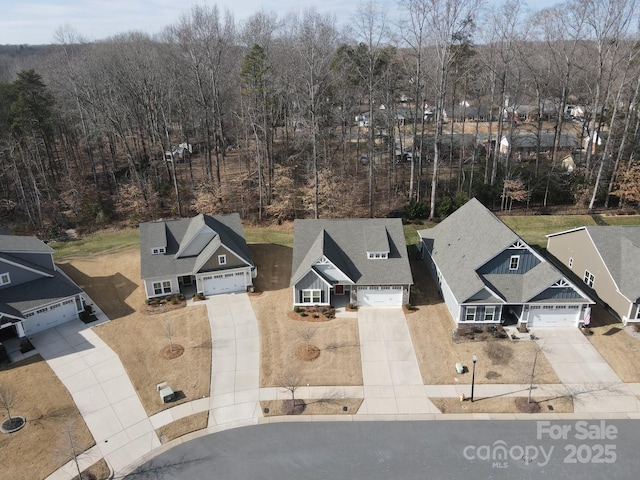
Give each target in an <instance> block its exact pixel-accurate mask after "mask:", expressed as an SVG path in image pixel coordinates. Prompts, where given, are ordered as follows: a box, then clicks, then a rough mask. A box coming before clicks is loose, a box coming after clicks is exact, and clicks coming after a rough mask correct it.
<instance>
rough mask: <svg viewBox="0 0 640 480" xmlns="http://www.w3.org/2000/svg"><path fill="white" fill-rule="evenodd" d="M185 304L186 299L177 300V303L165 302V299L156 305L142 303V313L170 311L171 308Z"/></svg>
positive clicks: (175, 308) (174, 308)
mask: <svg viewBox="0 0 640 480" xmlns="http://www.w3.org/2000/svg"><path fill="white" fill-rule="evenodd" d="M186 306H187V301H186V300H179V301H178V303H171V302H167V301H166V300H161V301H160V303H159V304H158V305H146V304H145V305H143V306H142V313H144V314H145V315H157V314H159V313H167V312H171V311H173V310H177V309H179V308H184V307H186Z"/></svg>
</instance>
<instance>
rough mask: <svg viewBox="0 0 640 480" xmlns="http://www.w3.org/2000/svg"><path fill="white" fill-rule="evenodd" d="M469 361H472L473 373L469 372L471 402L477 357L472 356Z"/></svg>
mask: <svg viewBox="0 0 640 480" xmlns="http://www.w3.org/2000/svg"><path fill="white" fill-rule="evenodd" d="M471 360H473V371H472V372H471V401H472V402H473V387H475V385H476V362H477V361H478V357H477V356H475V355H474V356H473V357H471Z"/></svg>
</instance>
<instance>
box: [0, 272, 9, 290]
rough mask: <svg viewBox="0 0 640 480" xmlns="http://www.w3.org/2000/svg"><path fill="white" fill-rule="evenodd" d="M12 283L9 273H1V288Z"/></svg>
mask: <svg viewBox="0 0 640 480" xmlns="http://www.w3.org/2000/svg"><path fill="white" fill-rule="evenodd" d="M10 283H11V278H10V277H9V272H7V273H0V287H1V286H3V285H9V284H10Z"/></svg>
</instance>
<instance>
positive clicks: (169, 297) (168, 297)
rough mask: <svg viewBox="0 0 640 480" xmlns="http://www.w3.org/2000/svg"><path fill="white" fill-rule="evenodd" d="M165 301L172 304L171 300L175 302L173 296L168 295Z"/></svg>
mask: <svg viewBox="0 0 640 480" xmlns="http://www.w3.org/2000/svg"><path fill="white" fill-rule="evenodd" d="M164 300H165V301H166V302H170V301H171V300H173V295H167V296H166V297H164Z"/></svg>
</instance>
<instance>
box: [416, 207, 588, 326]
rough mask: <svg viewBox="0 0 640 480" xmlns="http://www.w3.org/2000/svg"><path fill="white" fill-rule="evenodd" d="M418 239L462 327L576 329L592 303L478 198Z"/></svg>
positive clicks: (424, 255)
mask: <svg viewBox="0 0 640 480" xmlns="http://www.w3.org/2000/svg"><path fill="white" fill-rule="evenodd" d="M418 234H419V235H420V238H421V243H420V248H421V252H422V258H423V260H424V261H425V263H426V264H427V266H428V268H429V271H430V273H431V275H432V276H433V278H434V280H435V281H436V283H437V284H438V288H439V290H440V293H441V295H442V297H443V298H444V301H445V303H446V305H447V308H448V309H449V312H450V313H451V316H452V317H453V319H454V321H455V322H456V324H458V325H464V324H475V323H478V322H480V323H506V324H509V323H514V324H515V323H517V324H526V325H527V326H529V327H550V326H578V325H579V322H580V321H582V320H583V318H584V313H585V310H586V308H587V306H588V305H590V304H593V303H594V302H593V301H592V300H591V299H590V298H589V297H588V296H587V295H586V294H585V293H584V292H583V291H582V290H580V289H579V288H578V287H577V286H576V285H575V284H574V283H573V282H572V281H570V280H569V279H568V278H567V277H566V276H565V275H563V274H562V273H561V272H560V271H559V270H558V269H557V268H555V267H554V266H553V265H552V264H551V263H549V262H548V261H547V260H546V259H545V258H544V257H543V256H542V255H541V254H540V253H538V252H537V251H535V250H534V249H533V248H531V247H530V246H529V245H527V244H526V242H525V241H524V240H522V239H521V238H520V237H519V236H518V235H517V234H516V233H515V232H514V231H513V230H511V229H510V228H509V227H507V226H506V225H505V224H504V223H502V221H500V219H498V217H496V216H495V215H494V214H493V213H491V212H490V211H489V210H488V209H487V208H485V207H484V205H482V204H481V203H480V202H479V201H478V200H476V199H475V198H474V199H472V200H470V201H469V202H467V203H466V204H465V205H464V206H463V207H461V208H459V209H458V210H456V211H455V212H454V213H453V214H451V215H450V216H449V217H447V218H446V219H445V220H443V221H442V222H441V223H439V224H438V225H436V226H435V227H433V228H429V229H425V230H420V231H419V232H418Z"/></svg>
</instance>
